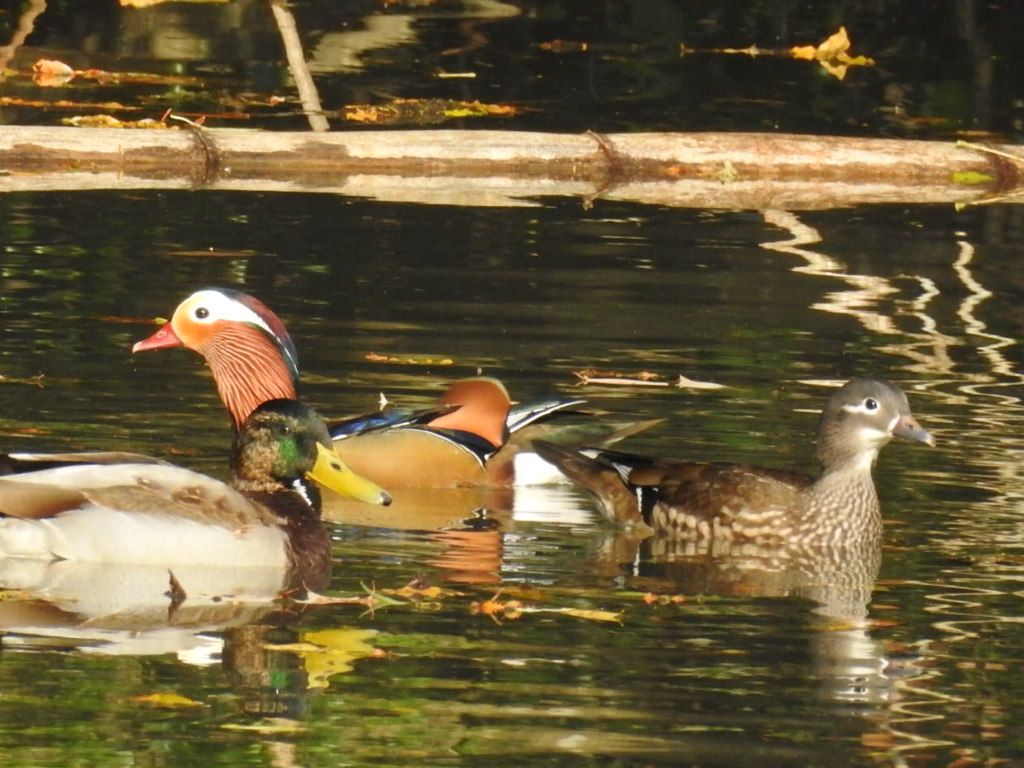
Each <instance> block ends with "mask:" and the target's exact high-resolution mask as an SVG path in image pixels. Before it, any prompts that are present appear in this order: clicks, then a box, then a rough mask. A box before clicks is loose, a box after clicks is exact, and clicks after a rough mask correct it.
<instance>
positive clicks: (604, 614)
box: [523, 608, 622, 624]
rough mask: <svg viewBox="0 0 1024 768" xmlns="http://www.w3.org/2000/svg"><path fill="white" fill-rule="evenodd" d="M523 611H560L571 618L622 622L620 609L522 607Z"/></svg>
mask: <svg viewBox="0 0 1024 768" xmlns="http://www.w3.org/2000/svg"><path fill="white" fill-rule="evenodd" d="M523 613H560V614H562V615H563V616H572V617H573V618H576V619H586V620H587V621H610V622H614V623H616V624H621V623H622V612H621V611H600V610H596V609H591V608H524V609H523Z"/></svg>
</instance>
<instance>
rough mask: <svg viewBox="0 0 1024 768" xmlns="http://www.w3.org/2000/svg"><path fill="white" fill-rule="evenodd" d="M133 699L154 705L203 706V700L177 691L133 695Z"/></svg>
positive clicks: (173, 707)
mask: <svg viewBox="0 0 1024 768" xmlns="http://www.w3.org/2000/svg"><path fill="white" fill-rule="evenodd" d="M132 701H134V702H136V703H138V704H149V705H151V706H154V707H165V708H169V709H175V708H179V707H203V706H206V705H205V704H203V703H202V702H201V701H196V700H195V699H190V698H188V697H187V696H181V695H179V694H177V693H149V694H146V695H144V696H133V697H132Z"/></svg>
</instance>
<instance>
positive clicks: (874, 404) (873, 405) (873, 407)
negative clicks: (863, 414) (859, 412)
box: [864, 397, 878, 411]
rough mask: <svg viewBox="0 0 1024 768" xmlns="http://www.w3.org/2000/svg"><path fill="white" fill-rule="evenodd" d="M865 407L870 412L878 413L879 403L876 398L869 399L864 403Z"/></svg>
mask: <svg viewBox="0 0 1024 768" xmlns="http://www.w3.org/2000/svg"><path fill="white" fill-rule="evenodd" d="M864 407H865V408H866V409H867V410H869V411H877V410H878V401H877V400H875V398H873V397H869V398H868V399H867V400H865V401H864Z"/></svg>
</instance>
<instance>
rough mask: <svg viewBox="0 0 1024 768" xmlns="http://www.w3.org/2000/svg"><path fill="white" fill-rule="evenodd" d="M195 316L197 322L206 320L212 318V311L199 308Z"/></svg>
mask: <svg viewBox="0 0 1024 768" xmlns="http://www.w3.org/2000/svg"><path fill="white" fill-rule="evenodd" d="M195 316H196V319H197V320H205V319H206V318H208V317H209V316H210V310H208V309H207V308H206V307H197V308H196V311H195Z"/></svg>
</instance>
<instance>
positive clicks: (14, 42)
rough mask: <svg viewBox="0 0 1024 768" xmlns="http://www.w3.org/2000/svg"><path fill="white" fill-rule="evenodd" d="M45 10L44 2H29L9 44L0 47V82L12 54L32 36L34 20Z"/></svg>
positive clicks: (35, 0) (32, 0)
mask: <svg viewBox="0 0 1024 768" xmlns="http://www.w3.org/2000/svg"><path fill="white" fill-rule="evenodd" d="M45 10H46V0H29V4H28V7H27V8H25V10H24V12H23V13H22V14H21V18H19V19H18V26H17V28H16V29H15V30H14V34H13V35H12V36H11V42H10V43H8V44H7V45H5V46H3V47H0V80H3V79H4V75H3V72H4V70H6V69H7V65H8V64H9V63H10V61H11V59H13V58H14V54H15V53H17V51H18V49H19V48H21V46H22V45H23V44H24V42H25V40H26V38H28V36H29V35H31V34H32V29H33V28H34V27H35V23H36V18H37V17H38V16H39V15H40V14H41V13H42V12H43V11H45Z"/></svg>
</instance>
